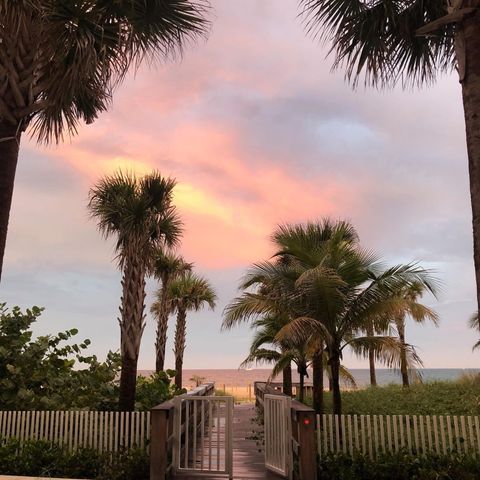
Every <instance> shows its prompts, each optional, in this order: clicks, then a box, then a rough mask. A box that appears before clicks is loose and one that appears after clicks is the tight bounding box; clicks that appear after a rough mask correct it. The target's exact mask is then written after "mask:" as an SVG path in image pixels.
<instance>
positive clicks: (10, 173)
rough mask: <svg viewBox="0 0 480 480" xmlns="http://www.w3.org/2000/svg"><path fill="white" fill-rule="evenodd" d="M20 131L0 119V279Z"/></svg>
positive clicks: (0, 276)
mask: <svg viewBox="0 0 480 480" xmlns="http://www.w3.org/2000/svg"><path fill="white" fill-rule="evenodd" d="M19 147H20V132H17V126H16V125H13V124H11V123H9V122H7V121H0V206H1V208H0V280H1V278H2V269H3V257H4V255H5V246H6V243H7V231H8V219H9V217H10V207H11V205H12V197H13V185H14V183H15V172H16V170H17V160H18V150H19Z"/></svg>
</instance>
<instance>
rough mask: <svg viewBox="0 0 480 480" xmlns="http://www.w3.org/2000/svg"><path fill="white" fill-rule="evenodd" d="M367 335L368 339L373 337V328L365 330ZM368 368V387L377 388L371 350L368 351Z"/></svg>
mask: <svg viewBox="0 0 480 480" xmlns="http://www.w3.org/2000/svg"><path fill="white" fill-rule="evenodd" d="M367 335H368V336H369V337H373V336H374V332H373V328H367ZM368 366H369V368H370V385H371V386H372V387H376V386H377V372H376V371H375V352H374V350H373V349H371V348H369V349H368Z"/></svg>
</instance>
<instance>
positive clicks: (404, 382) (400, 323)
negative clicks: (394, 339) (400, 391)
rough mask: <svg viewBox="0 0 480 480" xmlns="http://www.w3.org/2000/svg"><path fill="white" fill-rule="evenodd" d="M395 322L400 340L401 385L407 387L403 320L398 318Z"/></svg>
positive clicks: (408, 382) (408, 381) (408, 383)
mask: <svg viewBox="0 0 480 480" xmlns="http://www.w3.org/2000/svg"><path fill="white" fill-rule="evenodd" d="M395 323H396V326H397V331H398V339H399V341H400V374H401V375H402V385H403V386H404V387H409V386H410V380H409V378H408V362H407V346H406V343H405V320H404V319H403V318H398V319H397V320H396V322H395Z"/></svg>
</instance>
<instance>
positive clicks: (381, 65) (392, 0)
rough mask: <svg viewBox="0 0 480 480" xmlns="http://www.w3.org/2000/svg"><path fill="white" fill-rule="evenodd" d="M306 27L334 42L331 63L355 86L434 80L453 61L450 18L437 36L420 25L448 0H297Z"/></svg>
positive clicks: (438, 12)
mask: <svg viewBox="0 0 480 480" xmlns="http://www.w3.org/2000/svg"><path fill="white" fill-rule="evenodd" d="M300 4H301V6H302V8H303V14H304V18H305V20H306V24H307V29H308V31H309V32H310V33H311V34H312V35H314V36H318V37H320V38H321V39H322V40H325V41H328V42H329V43H330V42H331V43H332V47H331V50H330V53H333V54H334V57H335V59H334V67H341V66H345V67H346V70H345V76H346V78H347V80H349V81H351V82H352V83H353V84H354V85H356V84H357V82H358V81H359V79H360V77H361V76H362V74H363V75H364V79H365V84H367V85H373V86H380V87H382V86H392V85H395V84H396V83H402V84H403V85H421V84H429V83H432V82H433V81H434V80H435V79H436V77H437V75H438V74H439V73H445V72H450V71H452V70H453V68H454V66H455V55H454V23H453V22H451V23H448V22H445V24H444V25H442V26H441V27H439V28H438V30H437V31H436V32H435V35H417V34H416V31H417V29H418V28H420V27H422V26H424V25H425V24H428V23H430V22H432V21H434V20H436V19H439V18H441V17H443V16H444V15H446V13H447V6H448V1H447V0H411V1H409V2H406V1H405V0H376V1H372V2H366V1H364V0H300Z"/></svg>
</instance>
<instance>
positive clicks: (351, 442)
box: [348, 415, 353, 455]
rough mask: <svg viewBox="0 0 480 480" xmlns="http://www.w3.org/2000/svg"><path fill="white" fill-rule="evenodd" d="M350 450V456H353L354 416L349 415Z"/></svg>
mask: <svg viewBox="0 0 480 480" xmlns="http://www.w3.org/2000/svg"><path fill="white" fill-rule="evenodd" d="M348 433H349V436H348V448H349V450H348V451H349V453H350V455H353V427H352V416H351V415H348Z"/></svg>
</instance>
